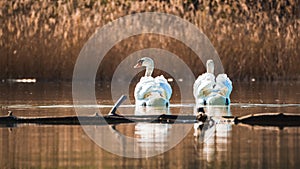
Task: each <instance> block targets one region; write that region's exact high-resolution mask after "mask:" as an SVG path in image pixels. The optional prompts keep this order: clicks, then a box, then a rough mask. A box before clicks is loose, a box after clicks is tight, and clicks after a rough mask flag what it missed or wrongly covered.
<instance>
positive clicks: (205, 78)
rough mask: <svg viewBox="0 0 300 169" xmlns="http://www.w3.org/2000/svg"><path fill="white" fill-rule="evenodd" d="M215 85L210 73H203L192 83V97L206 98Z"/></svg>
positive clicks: (213, 77)
mask: <svg viewBox="0 0 300 169" xmlns="http://www.w3.org/2000/svg"><path fill="white" fill-rule="evenodd" d="M214 85H215V76H214V75H213V74H211V73H204V74H202V75H200V76H199V77H198V78H197V80H196V81H195V83H194V86H193V94H194V97H195V98H196V99H197V98H203V97H206V96H208V95H209V94H210V93H211V91H212V90H213V86H214Z"/></svg>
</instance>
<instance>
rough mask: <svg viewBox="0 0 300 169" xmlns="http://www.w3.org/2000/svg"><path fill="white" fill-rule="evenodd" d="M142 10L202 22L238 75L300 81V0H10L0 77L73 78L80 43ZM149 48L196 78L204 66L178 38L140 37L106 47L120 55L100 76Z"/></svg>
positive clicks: (3, 10)
mask: <svg viewBox="0 0 300 169" xmlns="http://www.w3.org/2000/svg"><path fill="white" fill-rule="evenodd" d="M145 11H151V12H154V11H155V12H165V13H169V14H173V15H177V16H179V17H181V18H184V19H186V20H188V21H190V22H192V23H193V24H195V25H196V26H198V27H199V28H200V29H201V30H202V31H203V32H204V33H205V34H206V35H207V36H208V38H209V39H210V40H211V42H212V44H213V45H214V47H215V48H216V50H217V51H218V53H219V55H220V58H221V60H222V62H223V65H224V68H225V71H226V73H227V74H229V76H230V77H231V78H233V79H236V80H249V79H252V78H256V79H263V80H277V79H299V78H300V77H299V76H300V75H299V72H300V69H299V65H300V47H299V46H300V1H299V0H287V1H279V2H277V1H276V2H275V1H273V0H269V1H258V2H255V1H250V0H237V1H236V0H208V1H206V0H199V1H197V0H194V1H191V0H168V1H128V0H117V1H113V0H101V1H96V0H86V1H79V0H66V1H50V0H40V1H34V0H13V1H0V23H1V24H0V72H1V73H0V79H7V78H22V77H35V78H37V79H40V80H70V79H71V78H72V72H73V67H74V64H75V62H76V58H77V56H78V54H79V52H80V50H81V48H82V46H83V45H84V43H85V42H86V41H87V40H88V38H89V37H90V36H91V35H92V34H93V33H94V31H95V30H96V29H97V28H98V27H101V26H103V25H105V24H107V23H108V22H109V21H112V20H114V19H117V18H119V17H121V16H125V15H127V14H132V13H136V12H145ZM136 42H140V43H139V45H138V46H137V45H136V44H137V43H136ZM170 44H171V45H170ZM147 47H160V48H165V49H168V50H170V51H171V52H173V53H176V54H177V55H179V56H180V57H182V58H183V60H184V61H185V62H186V63H187V64H188V65H190V67H191V69H192V70H193V72H194V74H195V75H198V74H199V73H201V72H202V71H203V70H204V69H203V66H201V62H200V61H197V60H196V55H195V54H193V53H192V52H191V51H189V49H188V48H187V47H185V46H184V45H182V44H181V43H180V42H177V41H175V40H172V39H171V38H168V37H158V36H156V35H149V36H147V35H144V36H143V35H141V36H137V37H135V39H134V38H129V39H126V40H124V42H122V43H120V44H117V45H116V46H115V47H114V48H113V49H112V50H111V51H110V52H109V54H108V55H112V57H115V59H114V62H112V61H110V60H108V59H107V60H106V61H107V62H109V64H105V65H106V66H104V67H103V66H102V68H103V70H99V71H98V72H99V77H100V79H101V80H109V79H110V78H111V77H110V76H111V75H112V72H113V70H112V69H111V68H112V67H113V68H114V67H116V66H117V65H118V63H119V62H120V61H121V60H122V59H124V58H125V57H126V56H127V55H128V54H130V52H133V51H136V50H138V49H142V48H147ZM107 65H109V66H107ZM199 65H200V66H199ZM199 67H201V69H199ZM104 74H105V75H104Z"/></svg>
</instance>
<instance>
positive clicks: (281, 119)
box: [0, 95, 300, 128]
mask: <svg viewBox="0 0 300 169" xmlns="http://www.w3.org/2000/svg"><path fill="white" fill-rule="evenodd" d="M125 99H126V96H125V95H122V96H121V97H120V99H119V100H118V101H117V103H116V104H115V105H114V106H113V108H112V109H111V110H110V112H109V113H108V115H105V116H99V115H98V114H95V115H93V116H63V117H16V116H14V115H13V113H12V112H11V111H9V112H8V115H7V116H3V117H0V125H8V126H14V125H15V124H20V123H34V124H53V125H106V124H120V123H135V122H148V123H170V124H172V123H197V122H203V123H204V122H205V121H206V120H207V115H206V114H205V112H204V109H203V108H198V114H197V115H170V114H162V115H127V116H122V115H119V114H117V113H116V110H117V108H118V107H119V106H120V105H121V103H122V102H123V101H124V100H125ZM223 118H224V121H225V122H234V123H235V124H239V123H243V124H249V125H260V126H278V127H280V128H283V127H288V126H300V115H296V114H283V113H261V114H251V115H246V116H241V117H233V116H223Z"/></svg>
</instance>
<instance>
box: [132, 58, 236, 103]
mask: <svg viewBox="0 0 300 169" xmlns="http://www.w3.org/2000/svg"><path fill="white" fill-rule="evenodd" d="M140 67H146V73H145V76H144V77H142V78H141V79H140V82H139V83H138V84H137V85H136V87H135V90H134V97H135V103H136V105H138V106H166V107H168V106H169V105H170V98H171V96H172V88H171V86H170V84H169V83H168V81H167V80H166V79H165V78H164V76H163V75H160V76H157V77H155V78H153V77H152V76H151V75H152V72H153V70H154V62H153V60H152V59H151V58H149V57H143V58H141V59H140V60H138V62H137V64H136V65H135V66H134V68H140ZM206 69H207V72H206V73H204V74H202V75H200V76H199V77H198V78H197V80H196V81H195V83H194V87H193V94H194V97H195V100H196V104H197V105H229V104H230V98H229V96H230V93H231V91H232V82H231V81H230V79H229V78H228V77H227V75H226V74H219V75H218V76H217V78H215V75H214V62H213V60H208V61H207V63H206Z"/></svg>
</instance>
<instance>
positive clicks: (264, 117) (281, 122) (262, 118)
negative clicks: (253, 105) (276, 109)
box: [234, 113, 300, 128]
mask: <svg viewBox="0 0 300 169" xmlns="http://www.w3.org/2000/svg"><path fill="white" fill-rule="evenodd" d="M234 122H235V124H238V123H243V124H249V125H260V126H277V127H280V128H281V127H293V126H294V127H297V126H300V115H296V114H283V113H260V114H250V115H246V116H242V117H236V118H234Z"/></svg>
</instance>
